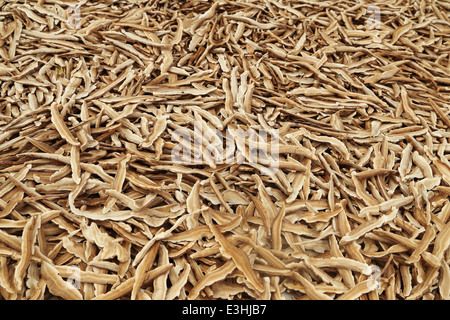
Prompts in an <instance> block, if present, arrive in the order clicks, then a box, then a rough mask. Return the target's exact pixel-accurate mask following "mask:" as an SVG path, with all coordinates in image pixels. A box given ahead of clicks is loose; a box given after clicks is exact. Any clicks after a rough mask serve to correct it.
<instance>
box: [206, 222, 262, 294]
mask: <svg viewBox="0 0 450 320" xmlns="http://www.w3.org/2000/svg"><path fill="white" fill-rule="evenodd" d="M207 224H208V226H209V228H210V229H211V232H212V233H213V234H214V237H215V239H216V240H217V242H219V244H220V251H221V253H222V254H223V255H224V256H225V257H228V258H229V259H230V258H231V259H232V260H233V262H234V263H235V264H236V267H237V268H238V269H239V270H241V271H242V272H243V273H244V275H245V276H246V277H247V279H248V281H249V282H250V283H251V284H252V285H253V286H254V288H255V289H256V290H258V291H260V292H262V291H264V286H263V285H262V283H261V280H260V278H259V277H258V275H257V273H256V272H255V271H254V270H253V269H252V266H251V264H250V261H249V259H248V257H247V255H246V254H245V253H244V252H243V251H242V250H241V249H238V248H237V247H235V246H234V245H233V244H232V243H231V242H230V241H229V240H227V238H226V237H225V236H224V235H222V233H221V232H220V231H219V229H218V228H217V226H216V225H214V224H213V222H212V221H211V220H209V221H207Z"/></svg>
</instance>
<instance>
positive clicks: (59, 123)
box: [50, 103, 80, 146]
mask: <svg viewBox="0 0 450 320" xmlns="http://www.w3.org/2000/svg"><path fill="white" fill-rule="evenodd" d="M50 111H51V114H52V122H53V124H54V125H55V127H56V130H58V132H59V134H60V135H61V137H62V138H63V139H64V140H66V141H67V142H68V143H70V144H71V145H73V146H79V145H80V142H79V141H78V140H77V139H76V138H75V137H74V136H73V135H72V133H71V132H70V131H69V128H67V125H66V124H65V123H64V121H63V119H62V118H61V114H60V113H59V110H58V106H57V104H56V103H53V104H52V105H51V106H50Z"/></svg>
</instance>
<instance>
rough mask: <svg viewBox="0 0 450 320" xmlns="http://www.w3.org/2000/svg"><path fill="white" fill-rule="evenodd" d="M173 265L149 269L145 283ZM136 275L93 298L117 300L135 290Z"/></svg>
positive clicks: (145, 276)
mask: <svg viewBox="0 0 450 320" xmlns="http://www.w3.org/2000/svg"><path fill="white" fill-rule="evenodd" d="M172 267H173V264H168V265H165V266H160V267H156V268H154V269H153V270H150V271H147V272H146V273H145V275H144V281H143V285H146V284H147V283H149V282H150V281H152V280H153V279H155V278H156V277H158V276H160V275H161V274H164V273H166V272H167V271H169V270H170V269H171V268H172ZM135 280H136V279H135V277H131V278H129V279H127V280H125V281H124V282H122V283H121V284H119V285H118V286H117V287H115V288H114V289H112V290H111V291H108V292H107V293H104V294H102V295H99V296H97V297H95V298H94V299H93V300H116V299H118V298H120V297H122V296H124V295H126V294H128V293H129V292H131V291H132V290H133V284H134V282H135Z"/></svg>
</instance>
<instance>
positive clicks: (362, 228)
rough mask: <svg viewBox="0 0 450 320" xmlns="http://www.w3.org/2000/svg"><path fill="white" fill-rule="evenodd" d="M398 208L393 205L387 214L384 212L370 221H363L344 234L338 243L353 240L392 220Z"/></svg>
mask: <svg viewBox="0 0 450 320" xmlns="http://www.w3.org/2000/svg"><path fill="white" fill-rule="evenodd" d="M397 214H398V209H397V208H395V207H393V208H392V209H391V212H390V213H389V214H385V215H382V216H380V217H379V218H378V219H373V220H371V221H367V222H364V223H362V224H360V225H359V226H357V227H356V228H355V229H353V230H351V231H350V232H348V233H347V234H345V235H344V236H343V237H342V238H341V241H340V243H341V244H345V243H348V242H350V241H355V240H357V239H359V238H360V237H362V236H363V235H364V234H366V233H367V232H370V231H372V230H373V229H376V228H379V227H381V226H383V225H384V224H386V223H388V222H390V221H392V220H394V219H395V217H397Z"/></svg>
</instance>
